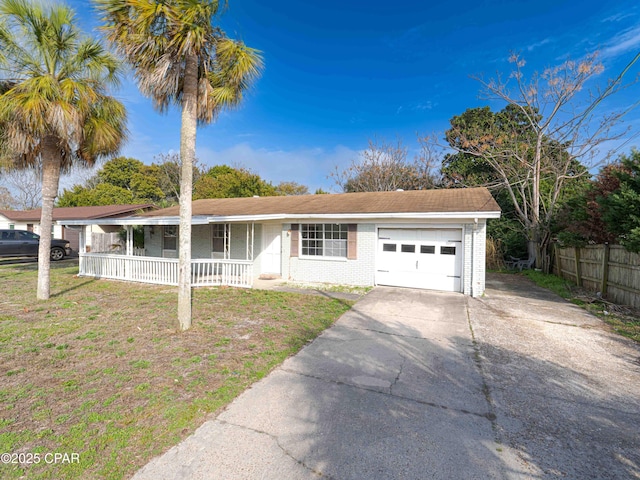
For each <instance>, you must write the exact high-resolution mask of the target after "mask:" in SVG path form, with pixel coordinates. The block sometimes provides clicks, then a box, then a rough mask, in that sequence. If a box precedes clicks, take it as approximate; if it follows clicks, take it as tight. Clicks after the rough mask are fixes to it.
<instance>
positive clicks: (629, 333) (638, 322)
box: [522, 270, 640, 343]
mask: <svg viewBox="0 0 640 480" xmlns="http://www.w3.org/2000/svg"><path fill="white" fill-rule="evenodd" d="M522 275H524V276H526V277H528V278H529V279H531V280H533V282H534V283H535V284H536V285H539V286H541V287H544V288H546V289H548V290H551V291H552V292H554V293H556V294H557V295H559V296H561V297H562V298H564V299H566V300H568V301H570V302H571V303H574V304H575V305H578V306H580V307H582V308H584V309H585V310H588V311H589V312H591V313H593V314H594V315H597V316H598V317H600V318H601V319H602V320H604V322H605V323H607V324H608V325H610V326H611V328H612V330H613V331H615V332H616V333H618V334H620V335H622V336H625V337H627V338H630V339H632V340H634V341H636V342H638V343H640V318H638V317H637V316H630V315H622V314H618V313H615V312H611V311H610V310H611V308H610V307H609V306H608V305H607V304H606V303H604V302H599V301H597V300H596V301H593V302H591V301H590V302H587V301H585V300H583V299H581V298H578V295H577V294H576V293H575V292H576V288H577V287H575V285H573V284H571V283H569V282H567V281H566V280H564V279H563V278H561V277H558V276H557V275H551V274H545V273H542V272H536V271H535V270H525V271H524V272H522Z"/></svg>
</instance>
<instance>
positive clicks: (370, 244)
mask: <svg viewBox="0 0 640 480" xmlns="http://www.w3.org/2000/svg"><path fill="white" fill-rule="evenodd" d="M282 238H283V242H282V276H283V278H286V279H288V280H291V281H294V282H302V283H305V282H308V283H335V284H342V285H358V286H369V285H373V283H374V273H375V250H376V241H377V239H376V228H375V225H374V224H364V223H361V224H358V232H357V245H358V253H357V259H356V260H347V259H346V258H326V257H325V258H313V257H303V256H300V257H291V224H284V225H283V236H282Z"/></svg>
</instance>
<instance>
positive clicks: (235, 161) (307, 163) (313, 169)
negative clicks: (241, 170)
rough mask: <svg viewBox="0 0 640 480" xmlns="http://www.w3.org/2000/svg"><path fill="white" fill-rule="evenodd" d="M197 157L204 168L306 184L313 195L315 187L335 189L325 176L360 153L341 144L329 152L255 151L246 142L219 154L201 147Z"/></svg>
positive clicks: (319, 149) (313, 150) (317, 148)
mask: <svg viewBox="0 0 640 480" xmlns="http://www.w3.org/2000/svg"><path fill="white" fill-rule="evenodd" d="M196 155H197V157H198V159H199V160H200V162H201V163H203V164H204V165H207V166H213V165H219V164H227V165H232V166H242V167H246V168H249V169H251V170H252V171H254V172H256V173H257V174H258V175H260V176H261V177H262V178H263V179H265V180H268V181H270V182H272V183H273V184H278V183H280V182H281V181H294V182H298V183H301V184H303V185H306V186H307V187H309V191H310V192H313V191H315V190H316V189H317V188H322V189H324V190H332V189H334V186H333V185H334V182H333V181H332V180H331V179H328V178H327V177H328V175H329V174H330V173H331V172H332V171H334V169H335V168H336V166H337V167H338V168H339V169H344V168H345V167H346V166H347V165H348V164H349V163H350V162H351V160H353V159H356V158H358V155H359V152H358V151H356V150H352V149H350V148H348V147H345V146H342V145H338V146H336V147H334V148H333V149H332V150H326V149H323V148H319V147H316V148H305V149H298V150H288V151H287V150H269V149H267V148H257V149H256V148H253V147H252V146H251V145H249V144H247V143H240V144H238V145H234V146H233V147H230V148H227V149H225V150H221V151H215V150H212V149H210V148H207V147H201V148H198V149H197V152H196Z"/></svg>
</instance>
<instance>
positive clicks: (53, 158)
mask: <svg viewBox="0 0 640 480" xmlns="http://www.w3.org/2000/svg"><path fill="white" fill-rule="evenodd" d="M59 183H60V154H59V152H58V148H57V142H56V139H55V138H54V137H51V136H48V137H46V138H45V139H44V140H43V142H42V213H41V215H40V246H39V248H38V291H37V298H38V300H47V299H48V298H49V295H50V283H51V282H50V266H51V257H50V253H51V236H52V235H51V229H52V226H53V202H54V201H55V199H56V196H57V195H58V184H59Z"/></svg>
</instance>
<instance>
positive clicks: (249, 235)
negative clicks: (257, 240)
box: [244, 223, 255, 260]
mask: <svg viewBox="0 0 640 480" xmlns="http://www.w3.org/2000/svg"><path fill="white" fill-rule="evenodd" d="M254 226H255V223H252V224H251V231H249V224H248V223H247V243H246V245H247V251H246V254H245V258H244V259H245V260H253V234H254Z"/></svg>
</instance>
